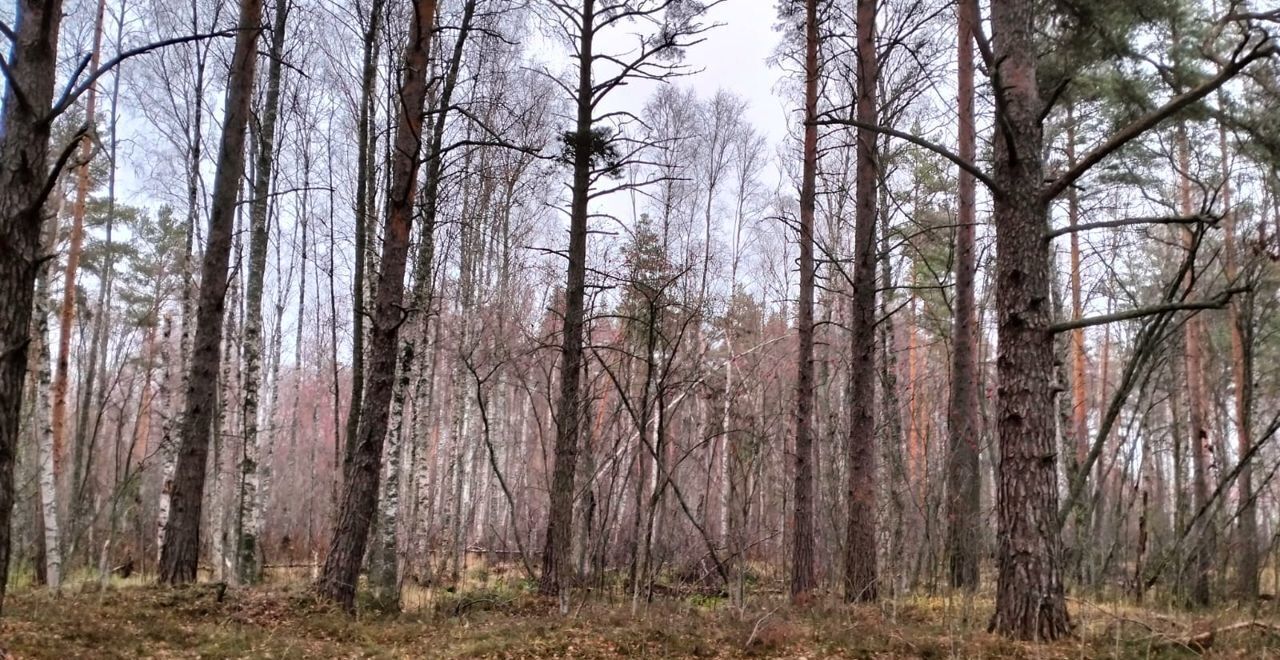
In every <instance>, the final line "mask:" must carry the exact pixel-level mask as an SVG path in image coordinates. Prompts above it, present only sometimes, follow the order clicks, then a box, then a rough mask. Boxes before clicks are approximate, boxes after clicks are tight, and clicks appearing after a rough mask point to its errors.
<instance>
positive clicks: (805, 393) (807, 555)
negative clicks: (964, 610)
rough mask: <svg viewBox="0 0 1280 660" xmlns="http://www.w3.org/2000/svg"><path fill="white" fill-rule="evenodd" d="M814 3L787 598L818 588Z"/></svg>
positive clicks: (813, 1)
mask: <svg viewBox="0 0 1280 660" xmlns="http://www.w3.org/2000/svg"><path fill="white" fill-rule="evenodd" d="M818 39H819V36H818V1H817V0H807V1H806V2H805V46H804V47H805V54H804V76H805V78H804V118H805V124H804V156H803V158H804V162H803V165H802V171H801V174H800V297H799V301H798V303H797V309H796V334H797V336H798V338H799V347H798V351H797V356H796V359H797V364H796V400H795V419H794V424H795V442H796V445H795V458H794V463H795V475H794V477H793V478H794V479H795V482H794V492H793V498H794V503H793V504H794V506H795V512H794V515H795V518H794V521H793V522H792V527H791V534H792V538H791V599H792V600H793V601H795V600H801V599H805V598H807V597H808V595H809V593H810V592H812V591H813V589H814V587H815V586H817V585H816V577H815V575H814V556H813V552H814V551H813V543H814V530H813V524H814V523H813V520H814V513H813V280H814V265H813V216H814V210H815V207H816V205H817V202H816V197H817V171H818V127H817V126H816V125H815V124H814V123H813V122H814V121H815V120H816V119H817V116H818V75H819V74H818Z"/></svg>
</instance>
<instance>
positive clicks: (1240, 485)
mask: <svg viewBox="0 0 1280 660" xmlns="http://www.w3.org/2000/svg"><path fill="white" fill-rule="evenodd" d="M1218 147H1219V150H1220V152H1221V158H1222V206H1223V208H1224V209H1225V210H1226V212H1225V217H1224V218H1223V229H1224V240H1225V242H1226V246H1225V247H1226V270H1227V281H1228V283H1229V285H1230V286H1241V284H1242V283H1241V282H1239V281H1238V280H1239V279H1240V249H1239V243H1238V236H1237V235H1236V213H1235V209H1233V208H1232V207H1231V166H1230V160H1229V158H1228V155H1227V128H1226V126H1225V125H1224V124H1222V123H1219V124H1218ZM1246 301H1247V298H1246ZM1246 301H1241V300H1240V299H1239V298H1233V299H1232V300H1231V306H1230V307H1229V310H1230V332H1231V377H1232V379H1233V380H1234V381H1235V420H1234V421H1235V427H1236V451H1238V452H1239V454H1238V455H1239V456H1240V457H1241V460H1244V459H1243V457H1244V456H1245V455H1246V454H1247V453H1248V451H1249V448H1250V446H1251V444H1252V442H1253V440H1252V437H1253V424H1252V412H1253V411H1252V410H1251V408H1252V406H1253V373H1252V371H1253V370H1252V366H1253V365H1252V351H1251V346H1250V341H1249V336H1248V334H1249V318H1248V314H1247V311H1246V310H1247V307H1246V305H1247V302H1246ZM1236 501H1237V502H1239V503H1240V514H1239V516H1240V517H1239V521H1238V523H1237V525H1238V527H1237V528H1236V531H1237V533H1238V534H1239V538H1238V542H1239V553H1240V554H1239V556H1238V557H1237V560H1236V597H1237V598H1239V599H1240V600H1241V601H1243V602H1246V603H1251V602H1253V601H1254V599H1256V598H1257V597H1258V509H1257V506H1256V505H1255V504H1254V495H1253V465H1252V464H1251V463H1250V462H1245V463H1244V464H1243V465H1241V466H1240V471H1239V474H1238V475H1237V476H1236Z"/></svg>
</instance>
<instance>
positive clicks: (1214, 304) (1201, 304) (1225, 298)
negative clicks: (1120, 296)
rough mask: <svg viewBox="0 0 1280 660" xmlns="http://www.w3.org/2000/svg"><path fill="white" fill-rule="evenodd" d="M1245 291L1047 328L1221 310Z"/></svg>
mask: <svg viewBox="0 0 1280 660" xmlns="http://www.w3.org/2000/svg"><path fill="white" fill-rule="evenodd" d="M1245 291H1248V289H1247V288H1245V287H1236V288H1232V289H1227V290H1226V291H1223V292H1222V293H1221V294H1219V295H1217V296H1214V297H1213V298H1209V299H1207V300H1193V301H1190V302H1173V303H1163V304H1160V305H1152V306H1150V307H1139V308H1137V309H1130V310H1126V311H1123V312H1116V313H1114V314H1103V315H1101V316H1086V317H1084V318H1079V319H1073V320H1071V321H1063V322H1061V323H1054V324H1053V325H1051V326H1049V332H1051V333H1055V334H1056V333H1059V332H1066V331H1068V330H1075V329H1077V328H1087V327H1090V326H1094V325H1105V324H1107V323H1116V322H1118V321H1130V320H1133V319H1140V318H1143V317H1145V316H1152V315H1155V314H1162V313H1164V312H1176V311H1182V310H1200V309H1222V308H1224V307H1226V306H1227V305H1228V304H1229V303H1230V302H1231V298H1232V296H1235V295H1236V294H1238V293H1244V292H1245Z"/></svg>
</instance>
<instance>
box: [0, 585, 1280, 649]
mask: <svg viewBox="0 0 1280 660" xmlns="http://www.w3.org/2000/svg"><path fill="white" fill-rule="evenodd" d="M411 591H412V590H411ZM407 596H408V597H407V598H406V600H409V597H411V598H416V599H417V602H418V603H419V605H420V606H419V607H417V608H416V609H414V610H412V611H406V612H402V613H400V614H398V615H391V614H385V613H365V614H361V615H359V616H356V617H348V616H346V615H344V614H342V613H341V612H338V611H335V610H334V609H333V608H331V607H329V606H327V605H325V604H323V603H320V602H317V601H316V600H315V599H314V598H312V597H311V596H310V594H309V593H308V592H307V591H306V589H305V588H304V587H302V586H297V585H294V586H288V585H284V586H267V587H259V588H254V589H234V588H231V589H226V588H225V587H221V586H220V585H215V584H201V585H194V586H190V587H186V588H180V589H168V588H161V587H156V586H153V585H151V584H150V583H149V581H148V580H146V579H144V578H134V579H131V580H128V581H118V580H117V581H115V582H112V583H111V584H109V585H107V586H106V587H99V586H98V584H97V583H96V581H86V582H83V583H79V584H72V585H70V586H68V587H67V588H65V589H64V591H63V593H62V594H61V595H54V594H51V593H48V592H46V591H42V590H37V589H34V588H20V589H18V590H16V591H15V593H13V594H11V595H10V597H9V598H8V599H7V601H6V603H5V608H4V616H3V619H0V640H2V641H0V646H3V648H4V650H5V651H7V652H8V653H10V654H12V656H14V657H19V658H113V657H115V658H138V657H157V658H188V657H190V658H196V657H199V658H243V657H253V658H739V657H767V658H978V657H989V658H1035V659H1051V658H1063V659H1068V658H1094V657H1098V658H1101V657H1108V658H1110V657H1120V658H1179V657H1197V656H1200V655H1208V656H1212V657H1224V658H1236V657H1238V658H1260V657H1280V618H1278V617H1277V615H1276V613H1275V612H1274V611H1258V612H1243V611H1237V610H1221V611H1214V612H1204V613H1198V614H1188V613H1177V612H1174V611H1157V610H1150V609H1139V608H1136V607H1133V606H1128V605H1118V604H1114V603H1095V602H1089V601H1086V600H1078V599H1073V602H1072V615H1073V618H1074V622H1075V624H1076V635H1075V637H1074V638H1072V639H1069V640H1066V641H1062V642H1058V643H1055V644H1028V643H1021V642H1013V641H1009V640H1005V639H1002V638H999V637H996V636H994V635H989V634H987V633H986V632H985V624H986V618H985V617H986V615H987V613H988V612H989V611H990V608H991V603H990V601H989V600H988V599H986V598H984V597H981V596H979V597H967V596H960V595H956V596H937V597H903V598H897V599H894V600H889V601H886V602H884V603H881V604H880V605H877V606H850V605H845V604H843V603H840V602H838V601H837V600H835V599H830V600H826V599H817V600H815V601H813V602H812V603H811V604H809V605H808V606H806V607H802V608H797V607H792V606H790V605H788V604H786V602H785V600H784V599H782V598H780V597H776V596H770V597H758V598H755V599H752V600H750V601H749V602H748V603H747V604H746V606H744V607H737V606H734V605H733V604H731V603H729V602H728V601H727V600H725V599H721V598H709V597H706V596H700V595H696V594H695V595H690V596H684V597H664V598H661V599H658V600H656V601H655V602H653V603H650V604H649V605H648V606H642V607H639V608H636V609H635V611H634V612H633V606H632V604H631V602H630V600H629V599H626V598H620V597H614V598H609V597H606V596H597V597H593V598H589V599H586V600H585V601H584V602H580V603H576V604H575V605H574V607H573V608H572V610H571V611H570V613H569V614H568V615H562V614H560V613H559V611H558V610H557V608H556V607H555V605H554V603H552V602H550V601H547V600H543V599H539V598H537V597H536V596H535V595H534V594H533V593H532V588H531V585H529V584H528V583H525V582H523V581H512V582H504V581H494V582H491V583H489V584H487V585H485V586H482V587H476V588H472V589H468V590H462V591H450V590H439V591H433V590H425V591H424V590H418V591H417V592H415V593H411V594H408V595H407Z"/></svg>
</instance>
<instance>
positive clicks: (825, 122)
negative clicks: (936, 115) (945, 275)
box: [813, 118, 1003, 197]
mask: <svg viewBox="0 0 1280 660" xmlns="http://www.w3.org/2000/svg"><path fill="white" fill-rule="evenodd" d="M813 123H814V125H816V126H853V127H855V128H865V129H867V130H869V131H875V132H876V133H882V134H884V135H888V136H890V137H896V138H898V139H900V140H906V141H907V142H910V143H911V144H914V145H916V146H917V147H922V148H924V149H928V150H929V151H932V152H933V153H935V154H938V155H939V156H942V157H943V158H946V159H947V160H949V161H951V162H953V163H955V164H956V166H958V167H959V168H960V169H962V170H964V171H966V172H968V173H969V174H972V175H973V177H974V178H975V179H977V180H979V181H981V182H982V183H983V185H985V186H986V187H987V188H988V189H990V190H991V194H992V195H995V196H997V197H999V196H1002V195H1003V191H1002V190H1001V189H1000V186H997V185H996V182H995V180H994V179H992V178H991V177H989V176H987V174H986V172H983V171H982V170H981V169H979V168H978V166H977V165H974V164H973V163H970V162H969V161H967V160H965V159H963V158H961V157H960V156H957V155H956V154H955V153H954V152H952V151H951V150H950V149H947V148H946V147H944V146H942V145H939V144H937V143H934V142H930V141H928V140H926V139H924V138H922V137H919V136H916V135H912V134H910V133H904V132H902V131H899V130H895V129H892V128H888V127H886V126H878V125H876V124H867V123H864V122H860V121H858V120H856V119H843V118H841V119H819V120H816V121H814V122H813Z"/></svg>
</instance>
